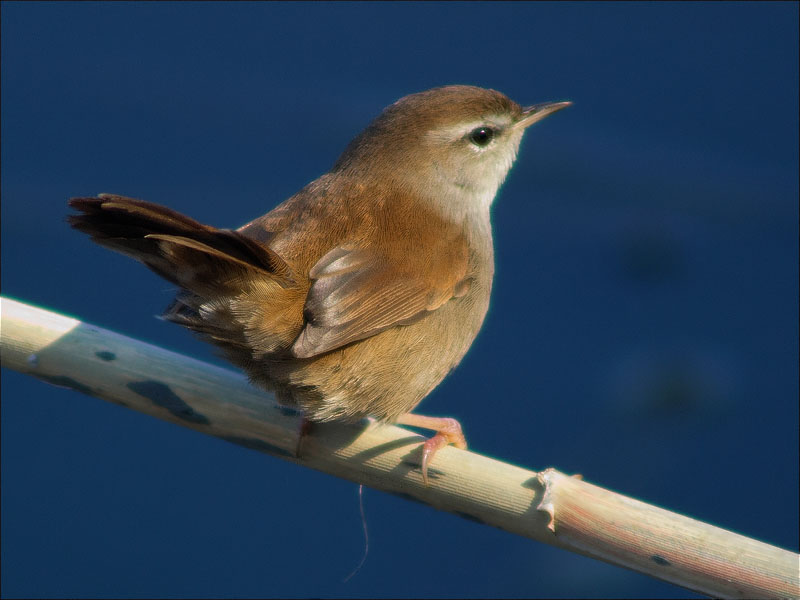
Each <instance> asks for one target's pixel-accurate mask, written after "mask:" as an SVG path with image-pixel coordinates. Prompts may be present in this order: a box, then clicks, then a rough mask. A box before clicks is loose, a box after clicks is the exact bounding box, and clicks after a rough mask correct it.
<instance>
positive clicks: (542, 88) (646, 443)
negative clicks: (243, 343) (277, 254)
mask: <svg viewBox="0 0 800 600" xmlns="http://www.w3.org/2000/svg"><path fill="white" fill-rule="evenodd" d="M797 19H798V4H797V3H779V4H768V3H758V4H747V3H736V4H725V3H719V4H695V3H680V4H667V3H655V4H605V3H603V4H583V3H582V4H561V3H558V4H538V3H536V4H455V3H454V4H449V3H448V4H380V5H374V4H316V3H312V4H273V3H267V4H260V3H232V4H215V3H202V4H191V3H180V4H171V3H163V4H162V3H144V4H141V3H139V4H130V3H110V4H107V3H80V4H71V3H55V4H45V3H8V2H4V3H3V5H2V288H3V293H4V294H7V295H11V296H13V297H16V298H20V299H23V300H25V301H29V302H33V303H36V304H40V305H42V306H46V307H49V308H52V309H55V310H58V311H61V312H64V313H67V314H71V315H75V316H78V317H80V318H83V319H85V320H87V321H90V322H92V323H96V324H98V325H101V326H104V327H107V328H110V329H112V330H116V331H119V332H121V333H126V334H129V335H133V336H136V337H139V338H141V339H144V340H146V341H150V342H154V343H158V344H159V345H163V346H165V347H167V348H170V349H174V350H177V351H180V352H184V353H186V354H190V355H193V356H197V357H200V358H203V359H205V360H209V361H215V362H218V363H219V362H221V361H220V360H219V359H217V358H216V357H215V356H214V354H213V350H212V349H211V348H210V347H208V346H206V345H205V344H203V343H201V342H199V341H197V340H195V339H194V338H193V337H192V336H191V335H190V334H188V333H187V332H185V331H183V330H181V329H180V328H178V327H174V326H171V325H168V324H165V323H162V322H160V321H157V320H156V319H154V318H152V316H153V315H155V314H158V313H159V312H160V311H161V310H162V309H163V308H164V307H165V306H166V304H167V303H168V302H169V299H170V297H171V294H170V289H169V285H168V284H166V283H164V282H163V281H162V280H160V279H158V278H157V277H156V276H155V275H153V274H151V273H150V272H148V271H147V270H146V269H144V268H143V267H142V266H141V265H139V264H137V263H135V262H133V261H131V260H128V259H126V258H124V257H121V256H119V255H116V254H113V253H111V252H109V251H107V250H104V249H102V248H100V247H98V246H96V245H94V244H91V243H90V242H89V241H88V239H87V238H86V237H85V236H83V235H80V234H78V233H76V232H74V231H71V230H70V229H69V228H68V226H67V225H66V224H65V222H64V217H65V215H66V213H67V207H66V201H67V199H68V198H69V197H71V196H77V195H93V194H96V193H98V192H114V193H120V194H126V195H130V196H134V197H139V198H144V199H147V200H150V201H154V202H159V203H163V204H166V205H168V206H170V207H172V208H174V209H177V210H179V211H182V212H185V213H187V214H189V215H191V216H192V217H194V218H196V219H198V220H200V221H203V222H207V223H210V224H214V225H218V226H224V227H235V226H238V225H240V224H242V223H244V222H246V221H248V220H250V219H251V218H253V217H255V216H257V215H260V214H262V213H264V212H266V211H267V210H269V209H270V208H272V207H273V206H275V205H276V204H278V203H279V202H280V201H282V200H283V199H285V198H287V197H288V196H290V195H291V194H292V193H294V192H295V191H297V190H298V189H299V188H300V187H301V186H303V185H304V184H305V183H307V182H308V181H310V180H312V179H314V178H316V177H317V176H319V175H320V174H322V173H324V172H325V171H326V170H328V169H329V168H330V166H331V165H332V164H333V162H334V160H335V159H336V157H337V156H338V153H339V152H340V151H341V150H342V149H343V148H344V146H345V145H346V143H347V142H348V141H349V140H350V139H351V138H352V137H353V136H354V135H355V134H356V133H357V132H358V131H359V130H360V129H361V128H363V127H364V126H365V125H366V124H367V123H368V122H369V120H370V119H371V118H373V117H374V116H375V115H377V114H378V113H379V112H380V110H381V109H382V108H383V107H384V106H386V105H388V104H390V103H391V102H393V101H394V100H396V99H397V98H399V97H401V96H403V95H405V94H408V93H412V92H416V91H420V90H424V89H427V88H430V87H434V86H438V85H443V84H449V83H465V84H474V85H480V86H484V87H493V88H495V89H498V90H500V91H502V92H504V93H506V94H508V95H509V96H510V97H512V98H513V99H515V100H517V101H518V102H520V103H523V104H528V103H535V102H542V101H548V100H563V99H569V100H572V101H574V103H575V104H574V106H573V107H571V108H569V109H568V110H564V111H562V112H560V113H558V114H557V115H555V116H553V117H551V118H549V119H547V120H545V121H543V122H542V123H539V124H537V125H536V126H535V127H534V128H532V129H531V130H530V131H529V132H528V134H527V137H526V139H525V140H524V141H523V144H522V148H521V152H520V157H519V160H518V161H517V164H516V166H515V168H514V170H513V171H512V173H511V175H510V177H509V180H508V181H507V183H506V185H505V186H504V188H502V190H501V192H500V194H499V197H498V199H497V201H496V203H495V208H494V216H493V220H494V230H495V238H496V242H495V243H496V255H497V256H496V259H497V271H496V278H495V289H494V292H493V299H492V306H491V309H490V312H489V315H488V318H487V320H486V322H485V324H484V328H483V330H482V332H481V334H480V336H479V337H478V339H477V341H476V343H475V345H474V346H473V348H472V350H471V351H470V353H469V354H468V355H467V357H466V358H465V360H464V361H463V363H462V365H461V366H460V367H459V368H458V369H457V370H456V371H455V372H454V374H452V375H451V376H450V377H449V378H448V379H447V380H446V382H445V383H444V384H442V385H441V386H440V387H439V388H438V389H437V390H436V391H435V392H434V393H433V394H432V395H431V396H430V397H429V398H428V399H427V400H426V401H425V402H424V403H423V405H422V412H424V413H426V414H434V415H448V416H455V417H457V418H458V419H460V420H461V422H462V424H463V425H464V428H465V432H466V434H467V438H468V440H469V442H470V447H471V448H472V449H473V450H476V451H478V452H482V453H486V454H489V455H493V456H497V457H499V458H502V459H504V460H507V461H511V462H513V463H517V464H520V465H524V466H526V467H530V468H534V469H540V468H544V467H547V466H556V467H558V468H559V469H561V470H564V471H566V472H580V473H583V474H584V476H585V477H586V478H587V479H588V480H590V481H593V482H596V483H598V484H600V485H603V486H606V487H609V488H611V489H614V490H617V491H620V492H623V493H626V494H629V495H632V496H635V497H638V498H641V499H643V500H646V501H648V502H652V503H655V504H658V505H661V506H664V507H667V508H670V509H672V510H675V511H678V512H681V513H685V514H688V515H690V516H693V517H695V518H698V519H701V520H705V521H709V522H711V523H714V524H716V525H719V526H722V527H725V528H729V529H732V530H735V531H737V532H739V533H742V534H744V535H747V536H751V537H755V538H758V539H761V540H764V541H767V542H770V543H773V544H776V545H779V546H782V547H785V548H790V549H793V550H794V551H797V548H798V454H797V452H798V450H797V448H798V367H797V364H798V341H797V340H798V312H797V308H798V271H797V267H798V203H797V197H798V166H797V165H798V116H797V115H798V113H797V110H798V78H797V72H798V33H797ZM2 388H3V389H2V391H3V402H2V530H3V536H2V565H3V570H2V576H3V577H2V594H3V595H4V596H7V597H10V596H85V597H91V596H150V597H153V596H198V597H205V596H326V597H334V596H358V597H386V596H395V597H402V596H412V597H419V596H454V597H459V596H466V597H480V596H483V597H494V596H523V597H524V596H566V597H569V596H623V597H640V596H663V597H670V596H691V594H689V593H688V592H686V591H684V590H682V589H680V588H676V587H673V586H670V585H668V584H663V583H660V582H656V581H653V580H651V579H649V578H647V577H644V576H641V575H638V574H635V573H632V572H628V571H625V570H623V569H619V568H615V567H611V566H608V565H605V564H603V563H600V562H596V561H592V560H589V559H586V558H583V557H580V556H576V555H572V554H570V553H567V552H564V551H561V550H558V549H554V548H551V547H549V546H545V545H540V544H537V543H535V542H532V541H529V540H526V539H522V538H517V537H514V536H511V535H509V534H507V533H504V532H502V531H499V530H493V529H490V528H488V527H484V526H480V525H477V524H475V523H471V522H468V521H465V520H462V519H460V518H458V517H456V516H453V515H450V514H446V513H441V512H437V511H435V510H432V509H430V508H428V507H425V506H421V505H417V504H415V503H409V502H406V501H403V500H401V499H398V498H395V497H391V496H388V495H385V494H382V493H380V492H376V491H373V490H366V497H365V501H366V512H367V520H368V524H369V528H370V552H369V557H368V559H367V561H366V564H365V565H364V567H363V569H362V570H361V571H360V573H358V575H356V576H355V577H354V578H353V579H352V580H350V582H348V583H346V584H343V583H342V582H341V580H342V579H343V578H344V577H345V576H346V575H347V574H348V573H349V572H350V571H351V570H352V569H353V568H354V567H355V565H356V564H357V563H358V561H359V558H360V556H361V553H362V549H363V539H362V533H361V524H360V519H359V515H358V504H357V488H356V486H355V485H353V484H351V483H349V482H345V481H341V480H338V479H335V478H333V477H330V476H327V475H324V474H321V473H318V472H314V471H310V470H306V469H303V468H301V467H298V466H294V465H291V464H288V463H284V462H282V461H280V460H276V459H273V458H270V457H268V456H266V455H262V454H259V453H256V452H253V451H249V450H246V449H244V448H241V447H238V446H234V445H231V444H228V443H226V442H223V441H220V440H218V439H215V438H210V437H206V436H203V435H201V434H198V433H195V432H192V431H189V430H185V429H182V428H180V427H176V426H174V425H170V424H167V423H164V422H161V421H158V420H156V419H152V418H150V417H146V416H144V415H140V414H138V413H134V412H131V411H127V410H125V409H123V408H121V407H119V406H115V405H111V404H108V403H105V402H102V401H100V400H97V399H93V398H89V397H87V396H83V395H81V394H78V393H76V392H73V391H71V390H67V389H58V388H54V387H50V386H48V385H46V384H44V383H41V382H39V381H36V380H34V379H32V378H28V377H25V376H22V375H20V374H18V373H15V372H12V371H9V370H4V371H3V379H2Z"/></svg>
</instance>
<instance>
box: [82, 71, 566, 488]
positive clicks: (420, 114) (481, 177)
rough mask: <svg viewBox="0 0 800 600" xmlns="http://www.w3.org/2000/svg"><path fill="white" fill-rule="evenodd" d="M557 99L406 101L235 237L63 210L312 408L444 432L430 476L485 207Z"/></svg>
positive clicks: (309, 413) (468, 316)
mask: <svg viewBox="0 0 800 600" xmlns="http://www.w3.org/2000/svg"><path fill="white" fill-rule="evenodd" d="M565 105H566V103H560V104H547V105H538V106H534V107H529V108H527V109H523V108H522V107H520V106H519V105H517V104H516V103H514V102H512V101H511V100H509V99H508V98H506V97H505V96H503V95H502V94H500V93H499V92H495V91H492V90H484V89H481V88H473V87H468V86H450V87H445V88H436V89H434V90H429V91H427V92H422V93H420V94H414V95H411V96H407V97H405V98H403V99H401V100H399V101H398V102H396V103H395V104H393V105H391V106H390V107H388V108H387V109H386V110H385V111H384V112H383V113H382V114H381V115H380V116H379V117H378V118H377V119H375V121H373V123H372V124H371V125H370V126H369V127H368V128H367V129H366V130H365V131H364V132H362V133H361V134H360V135H359V136H358V137H356V138H355V139H354V140H353V142H352V143H351V144H350V145H349V146H348V148H347V149H346V150H345V152H344V153H343V154H342V156H341V157H340V158H339V160H338V161H337V163H336V164H335V165H334V167H333V169H332V170H331V172H329V173H327V174H325V175H323V176H322V177H320V178H319V179H317V180H316V181H314V182H312V183H310V184H309V185H307V186H306V187H305V188H303V189H302V190H301V191H300V192H298V193H297V194H296V195H294V196H293V197H291V198H290V199H288V200H287V201H286V202H284V203H283V204H281V205H280V206H278V207H276V208H275V209H273V210H272V211H270V212H268V213H267V214H266V215H264V216H262V217H259V218H257V219H255V220H254V221H252V222H250V223H248V224H246V225H244V226H243V227H241V228H239V229H238V230H236V231H231V230H224V229H216V228H214V227H210V226H207V225H203V224H201V223H198V222H197V221H194V220H192V219H190V218H188V217H186V216H184V215H181V214H179V213H177V212H175V211H172V210H170V209H168V208H165V207H163V206H159V205H156V204H152V203H149V202H144V201H141V200H134V199H131V198H125V197H122V196H116V195H110V194H101V195H100V196H98V197H96V198H75V199H73V200H71V201H70V206H72V207H73V208H75V209H77V210H78V211H79V214H76V215H72V216H70V217H69V221H70V224H71V225H72V226H73V227H75V228H76V229H79V230H81V231H83V232H85V233H87V234H89V235H90V236H91V237H92V239H93V240H94V241H96V242H97V243H99V244H101V245H103V246H106V247H108V248H111V249H113V250H116V251H118V252H121V253H123V254H127V255H128V256H131V257H133V258H135V259H137V260H139V261H141V262H142V263H144V264H145V265H147V266H148V267H149V268H150V269H152V270H153V271H155V272H156V273H158V274H159V275H161V276H162V277H164V278H165V279H167V280H168V281H170V282H172V283H174V284H175V285H177V286H178V287H179V288H180V292H179V293H178V295H177V297H176V298H175V301H174V302H173V303H172V305H171V306H170V307H169V308H168V309H167V311H166V313H165V315H164V316H165V318H166V319H168V320H170V321H173V322H176V323H179V324H181V325H184V326H185V327H188V328H189V329H191V330H193V331H195V332H197V333H198V334H200V335H201V336H202V337H203V338H205V339H206V340H208V341H209V342H211V343H213V344H215V345H217V346H218V347H220V348H221V349H222V350H223V351H224V353H225V355H226V356H227V358H228V359H229V360H230V361H231V362H233V363H234V364H236V365H238V366H239V367H241V368H242V369H243V370H244V371H245V372H246V373H247V374H248V376H249V377H250V379H251V380H252V381H253V382H254V383H256V384H258V385H261V386H263V387H265V388H267V389H270V390H273V391H274V392H275V393H276V395H277V398H278V400H279V401H280V402H281V403H284V404H286V405H290V406H295V407H298V408H300V409H301V410H302V411H303V412H304V413H305V416H306V417H307V418H308V419H310V420H312V421H329V420H344V421H352V420H357V419H361V418H363V417H365V416H372V417H375V418H377V419H380V420H384V421H399V422H402V423H407V424H410V425H417V426H422V427H428V428H433V429H435V430H437V431H438V432H439V433H438V434H437V436H435V437H434V438H432V439H431V440H429V441H428V442H427V443H426V444H425V448H424V452H423V476H424V477H425V479H426V481H427V474H426V468H427V463H428V461H429V460H430V458H431V457H432V456H433V454H434V453H435V452H436V450H437V449H438V448H440V447H442V446H444V445H446V444H447V443H454V444H456V445H457V446H459V447H466V443H465V441H464V437H463V435H462V434H461V430H460V427H459V426H458V423H457V422H455V421H454V420H452V419H433V418H428V417H420V416H418V415H409V414H408V413H409V412H410V411H411V410H412V409H413V408H414V407H415V406H416V405H417V404H418V403H419V402H420V400H422V398H424V397H425V396H426V395H427V394H428V393H429V392H430V391H431V390H432V389H433V388H434V387H435V386H436V385H437V384H438V383H439V382H440V381H441V380H442V379H443V378H444V377H445V376H446V375H447V373H448V372H449V371H450V370H451V369H453V368H454V367H455V366H456V365H457V364H458V362H459V361H460V360H461V358H462V357H463V355H464V354H465V353H466V351H467V349H468V348H469V346H470V344H471V343H472V341H473V339H474V338H475V336H476V334H477V332H478V330H479V328H480V326H481V323H482V322H483V318H484V316H485V314H486V310H487V308H488V305H489V294H490V290H491V281H492V273H493V251H492V240H491V228H490V224H489V206H490V204H491V201H492V199H493V198H494V195H495V192H496V190H497V188H498V187H499V185H500V184H501V183H502V181H503V179H504V177H505V175H506V173H507V172H508V169H509V168H510V167H511V164H512V163H513V160H514V158H515V155H516V150H517V147H518V145H519V141H520V139H521V137H522V133H523V130H524V128H525V127H526V126H527V125H529V124H531V123H532V122H534V121H536V120H538V119H540V118H542V117H543V116H545V115H546V114H549V113H551V112H553V111H555V110H558V109H559V108H561V107H563V106H565ZM481 129H482V131H479V130H481ZM487 130H491V131H490V132H489V133H486V132H487ZM487 137H488V138H489V139H488V142H486V143H485V144H484V142H485V141H486V139H485V138H487Z"/></svg>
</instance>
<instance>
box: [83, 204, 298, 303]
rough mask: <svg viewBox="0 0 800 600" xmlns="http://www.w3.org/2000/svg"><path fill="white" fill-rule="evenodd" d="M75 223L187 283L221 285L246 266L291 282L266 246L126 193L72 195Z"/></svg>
mask: <svg viewBox="0 0 800 600" xmlns="http://www.w3.org/2000/svg"><path fill="white" fill-rule="evenodd" d="M69 205H70V206H71V207H72V208H75V209H77V210H78V211H80V212H79V214H75V215H71V216H69V217H68V221H69V223H70V225H72V227H74V228H75V229H78V230H80V231H83V232H84V233H87V234H89V235H90V236H91V237H92V239H93V240H94V241H95V242H97V243H98V244H100V245H102V246H106V247H107V248H110V249H112V250H116V251H117V252H121V253H123V254H127V255H128V256H131V257H132V258H135V259H136V260H139V261H141V262H142V263H144V264H145V265H147V266H148V267H149V268H150V269H152V270H153V271H155V272H156V273H158V274H159V275H161V276H162V277H164V278H165V279H167V280H169V281H171V282H172V283H175V284H177V285H179V286H181V287H183V288H184V289H187V290H189V291H192V292H196V293H201V294H202V293H206V292H207V291H208V290H209V286H211V287H213V288H215V289H216V290H217V291H219V290H220V289H221V288H224V287H225V283H226V281H234V280H236V279H237V278H239V279H240V277H239V276H240V275H241V274H242V271H243V270H244V271H253V270H255V271H259V272H261V273H262V274H264V275H268V276H271V277H272V278H274V279H276V280H277V281H278V282H285V283H286V284H290V283H291V281H292V273H291V269H290V268H289V266H288V265H287V264H286V263H285V262H284V261H283V259H282V258H281V257H280V256H278V255H277V254H275V252H273V251H272V250H270V249H269V248H268V247H267V246H265V245H262V244H260V243H258V242H256V241H255V240H253V239H250V238H248V237H245V236H244V235H242V234H240V233H238V232H236V231H232V230H228V229H217V228H214V227H210V226H208V225H203V224H202V223H199V222H197V221H195V220H194V219H191V218H189V217H187V216H185V215H182V214H181V213H179V212H176V211H174V210H171V209H169V208H166V207H164V206H161V205H159V204H153V203H151V202H145V201H143V200H135V199H133V198H126V197H124V196H116V195H112V194H100V195H99V196H98V197H96V198H73V199H72V200H70V202H69Z"/></svg>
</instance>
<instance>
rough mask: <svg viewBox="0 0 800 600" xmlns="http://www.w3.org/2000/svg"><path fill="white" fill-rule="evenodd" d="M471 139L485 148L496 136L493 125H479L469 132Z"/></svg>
mask: <svg viewBox="0 0 800 600" xmlns="http://www.w3.org/2000/svg"><path fill="white" fill-rule="evenodd" d="M468 137H469V141H470V142H472V143H473V144H475V145H476V146H479V147H481V148H483V147H484V146H486V145H488V144H489V142H491V141H492V139H493V138H494V129H492V128H491V127H477V128H475V129H473V130H472V131H470V132H469V136H468Z"/></svg>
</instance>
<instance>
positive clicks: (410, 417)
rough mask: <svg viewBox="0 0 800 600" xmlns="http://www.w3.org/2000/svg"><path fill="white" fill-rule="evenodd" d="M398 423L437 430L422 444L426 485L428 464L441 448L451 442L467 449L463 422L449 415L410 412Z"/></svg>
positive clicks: (423, 479)
mask: <svg viewBox="0 0 800 600" xmlns="http://www.w3.org/2000/svg"><path fill="white" fill-rule="evenodd" d="M397 423H399V424H402V425H411V426H412V427H421V428H423V429H432V430H434V431H435V432H436V435H434V436H433V437H432V438H430V439H429V440H426V441H425V443H424V444H422V482H423V483H424V484H425V485H428V465H429V464H430V462H431V460H433V457H434V455H435V454H436V453H437V452H438V451H439V450H441V449H442V448H444V447H445V446H448V445H450V444H452V445H453V446H455V447H456V448H460V449H461V450H466V449H467V440H466V438H465V437H464V433H463V432H462V431H461V424H460V423H459V422H458V421H456V420H455V419H450V418H447V417H425V416H422V415H415V414H413V413H408V414H405V415H403V416H401V417H400V418H399V419H398V420H397Z"/></svg>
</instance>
